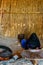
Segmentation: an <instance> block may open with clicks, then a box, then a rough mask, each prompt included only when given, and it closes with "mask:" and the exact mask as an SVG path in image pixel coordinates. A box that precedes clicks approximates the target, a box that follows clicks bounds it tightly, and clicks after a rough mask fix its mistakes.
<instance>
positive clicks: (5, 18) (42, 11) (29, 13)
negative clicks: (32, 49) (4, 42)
mask: <svg viewBox="0 0 43 65" xmlns="http://www.w3.org/2000/svg"><path fill="white" fill-rule="evenodd" d="M32 32H35V33H36V34H37V35H38V37H39V39H40V41H41V44H42V47H43V0H0V35H2V36H5V37H16V36H17V35H18V34H19V33H24V34H25V35H26V36H29V35H30V34H31V33H32Z"/></svg>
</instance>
